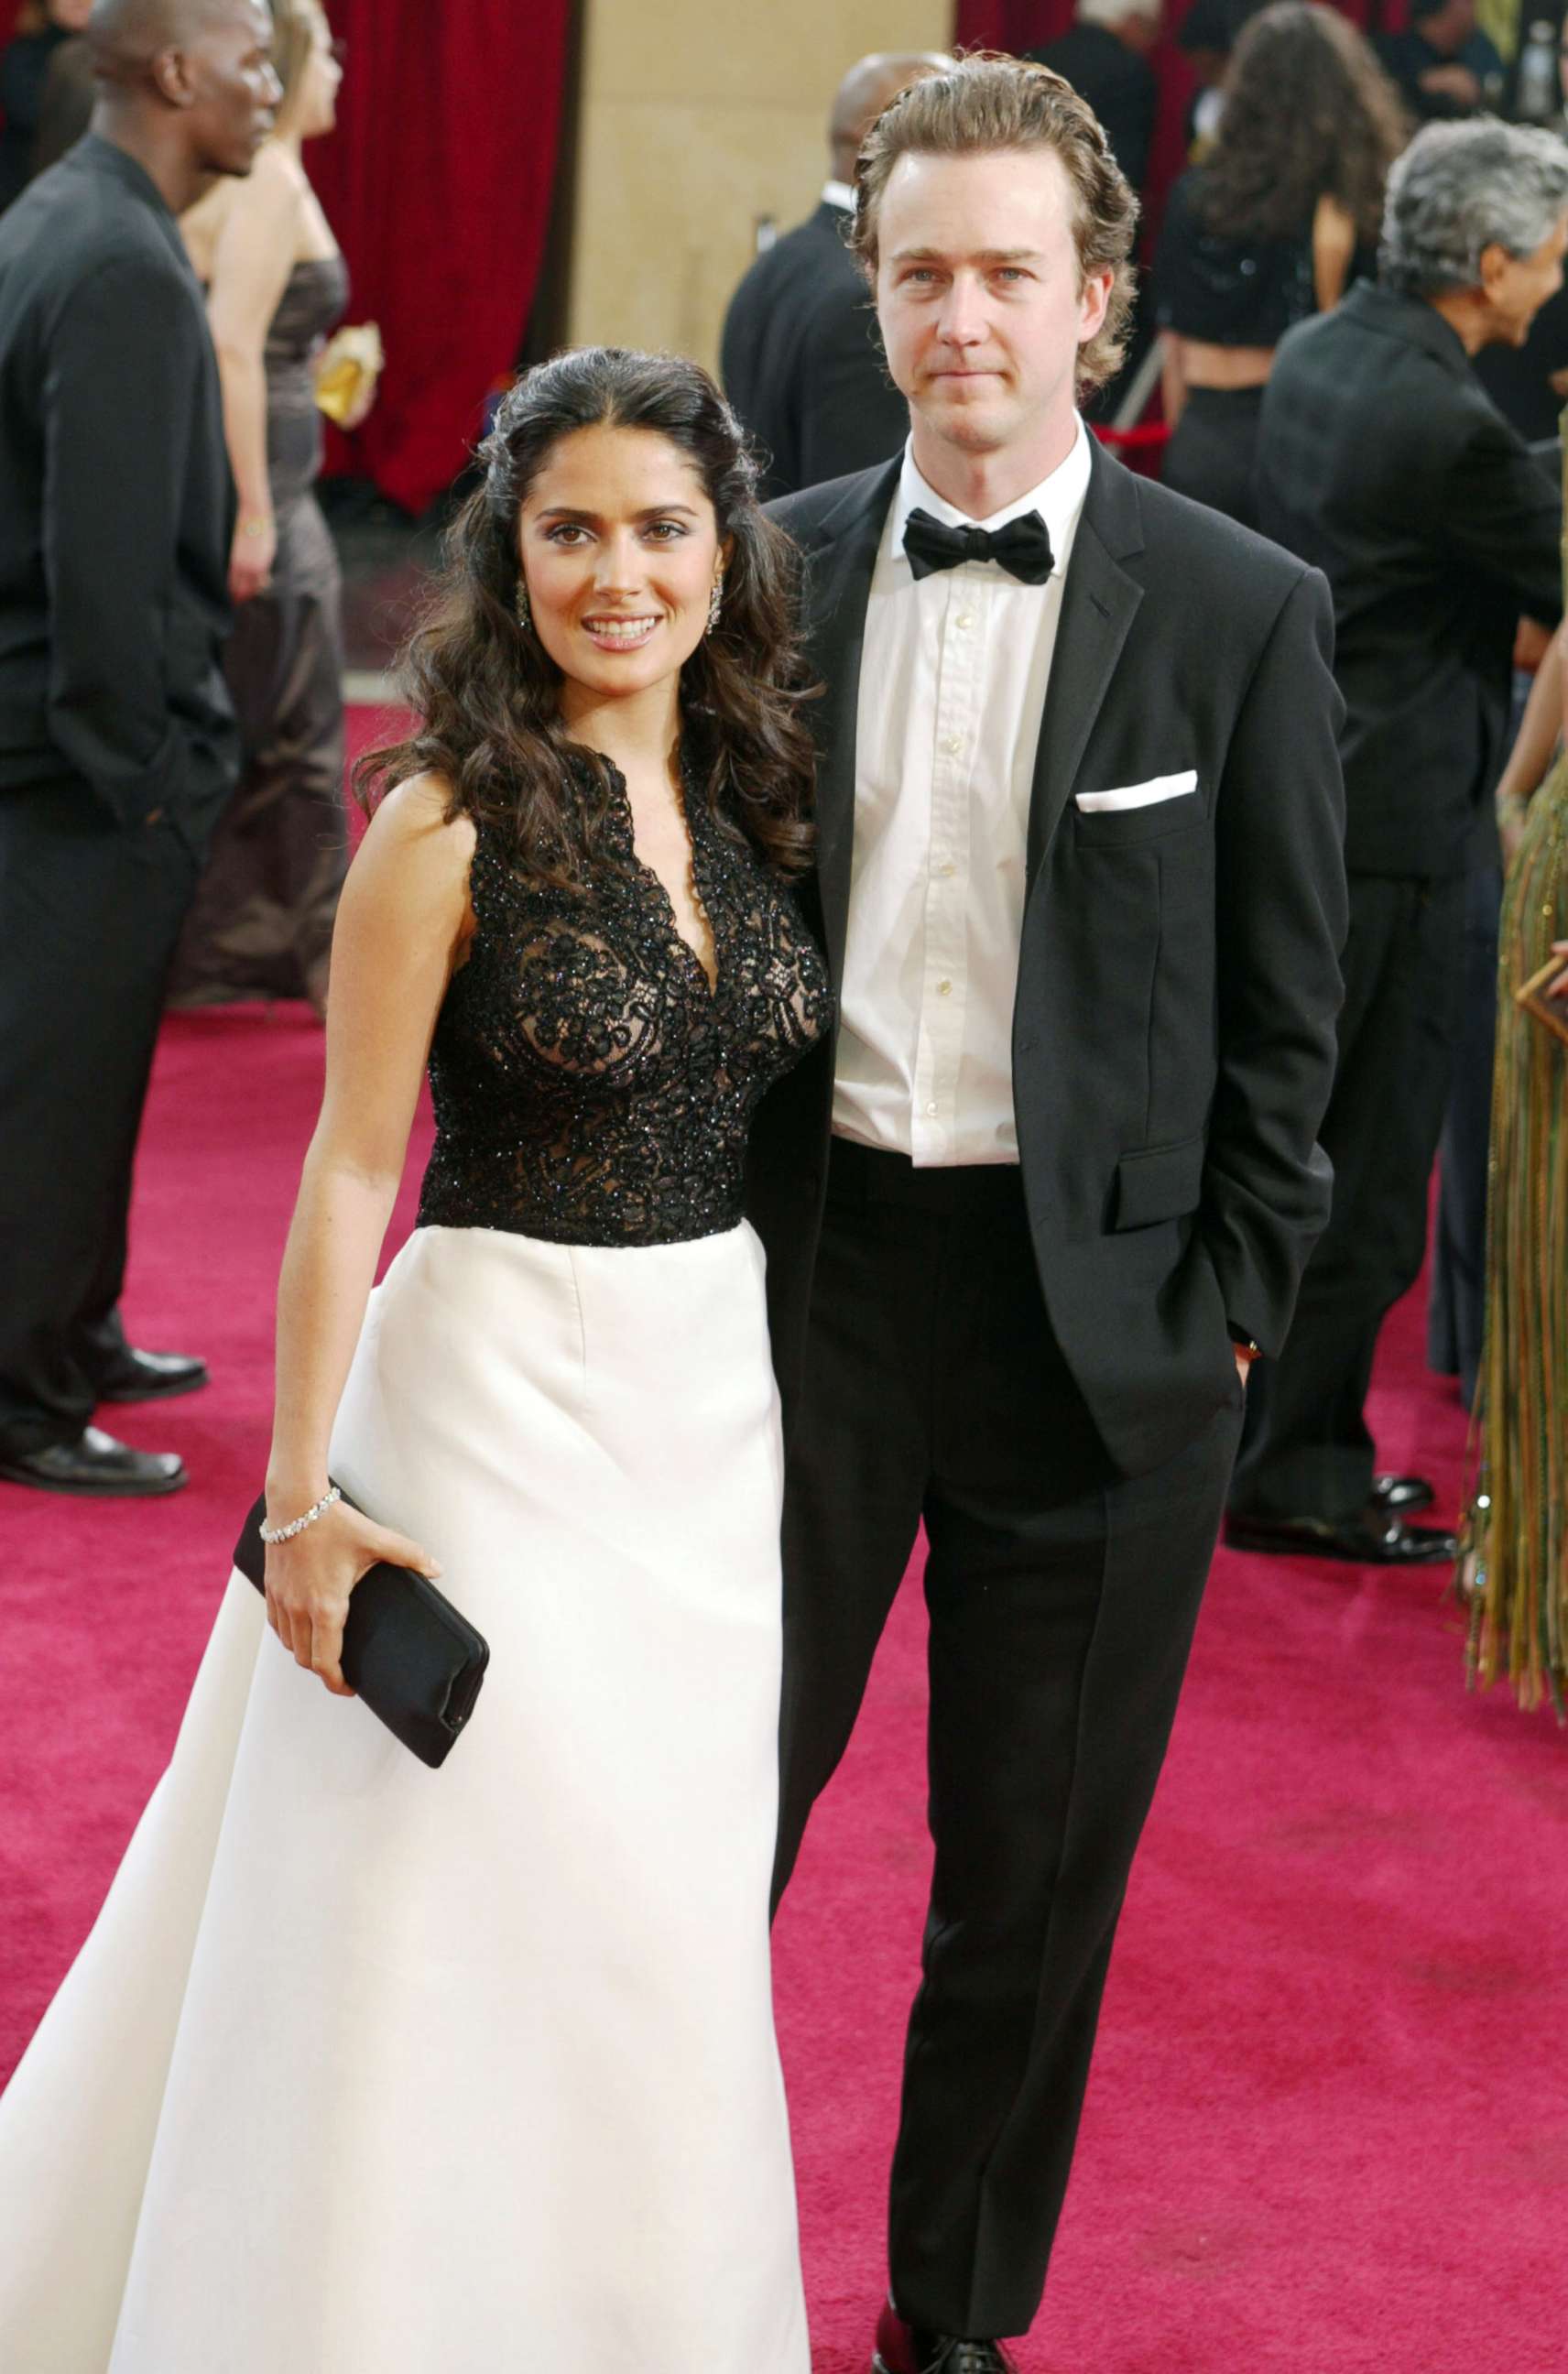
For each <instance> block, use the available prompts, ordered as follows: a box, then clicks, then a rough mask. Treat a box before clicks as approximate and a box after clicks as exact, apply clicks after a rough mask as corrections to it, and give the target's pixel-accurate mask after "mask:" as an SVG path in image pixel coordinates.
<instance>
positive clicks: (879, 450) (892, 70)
mask: <svg viewBox="0 0 1568 2374" xmlns="http://www.w3.org/2000/svg"><path fill="white" fill-rule="evenodd" d="M945 63H946V61H945V60H944V59H943V58H942V57H940V56H939V55H938V54H937V53H935V52H932V51H926V50H912V51H907V52H901V53H886V54H878V55H877V56H873V57H868V58H862V59H861V60H860V62H859V64H858V65H853V66H851V68H850V70H849V72H848V74H846V75H845V76H844V78H843V82H842V83H840V85H839V88H838V93H837V96H836V97H835V99H834V100H833V109H832V114H831V117H830V118H829V123H828V159H829V180H828V183H827V186H826V188H825V189H824V190H823V192H822V195H821V198H820V200H819V203H818V206H817V211H816V212H815V214H813V215H811V216H809V217H808V219H807V220H806V221H805V222H803V223H800V224H798V225H797V226H796V229H794V230H790V231H786V232H785V233H784V237H783V238H782V239H781V240H779V241H776V243H775V244H774V245H773V246H772V247H771V248H768V249H767V250H766V251H765V252H764V253H762V254H760V256H759V257H758V258H757V261H756V262H755V264H752V265H751V267H750V269H749V271H748V273H747V275H746V277H745V279H744V280H743V281H742V282H741V284H740V286H739V288H737V290H736V292H735V295H734V296H733V297H732V298H731V300H730V305H729V311H728V312H727V313H726V314H725V326H724V335H723V339H722V342H721V346H720V357H719V367H720V371H721V373H722V376H723V379H724V383H725V394H726V395H727V396H728V397H729V400H730V402H731V404H732V405H734V406H735V409H736V411H737V413H738V414H739V416H740V418H741V420H742V421H743V422H744V423H745V426H746V428H747V429H748V430H749V432H750V434H751V436H752V437H753V438H755V440H756V441H757V443H758V445H759V446H760V448H761V451H762V454H763V457H764V461H765V464H766V466H765V468H764V470H763V474H762V491H763V493H764V494H765V495H769V496H777V495H789V494H794V493H795V491H796V488H800V487H815V486H819V485H820V483H821V481H822V480H823V479H824V478H838V477H842V476H843V474H844V472H845V471H847V470H862V469H864V468H865V467H866V466H867V464H868V463H872V462H885V461H886V460H887V458H888V455H889V454H890V453H891V452H895V451H896V450H897V448H898V447H899V446H900V445H901V444H902V441H903V439H904V435H905V433H906V431H907V429H908V426H909V415H908V411H907V409H906V407H905V405H904V400H903V398H902V395H901V394H899V392H898V390H897V388H896V387H895V386H894V385H893V383H892V381H891V380H890V378H889V377H888V366H887V364H886V362H885V361H884V360H883V358H882V347H881V342H880V340H879V339H878V335H877V319H876V315H875V314H874V312H873V311H872V309H871V300H870V298H869V296H868V295H867V288H866V282H865V279H864V277H863V276H862V275H861V273H860V271H859V269H858V267H857V266H856V264H855V262H854V259H853V258H852V257H851V255H850V253H849V251H848V249H847V248H846V247H845V245H844V232H845V229H846V228H847V226H848V221H849V216H850V210H851V207H852V206H853V203H854V192H853V191H852V189H851V188H850V178H851V176H852V175H853V173H854V171H855V158H856V156H857V155H858V153H859V149H860V142H861V138H862V135H864V133H865V130H866V127H867V124H868V123H872V122H874V120H875V119H876V117H877V116H878V115H879V114H880V113H881V112H882V110H883V108H884V107H885V106H886V105H887V103H888V101H889V100H890V99H892V98H894V97H895V96H896V94H897V93H898V92H899V91H901V90H902V88H903V87H904V85H905V83H907V82H909V81H910V80H911V79H912V78H913V77H914V76H916V75H919V74H925V73H928V72H930V71H931V69H932V68H933V67H938V66H941V65H944V64H945Z"/></svg>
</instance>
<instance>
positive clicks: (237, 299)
mask: <svg viewBox="0 0 1568 2374" xmlns="http://www.w3.org/2000/svg"><path fill="white" fill-rule="evenodd" d="M273 13H274V15H275V17H276V18H277V69H278V76H279V78H280V80H281V82H282V84H283V103H282V105H281V107H280V108H279V110H278V112H277V123H276V125H275V127H274V130H273V135H272V137H271V138H270V139H269V140H268V141H267V143H266V145H265V147H264V148H263V149H262V150H261V153H260V154H259V156H258V157H257V159H256V162H255V167H254V170H253V172H252V173H251V174H250V176H249V177H248V179H246V180H244V181H233V180H230V181H227V182H218V183H217V184H216V185H215V187H214V188H213V189H212V190H211V191H209V192H208V194H207V195H206V197H205V198H203V199H202V200H201V202H200V204H199V205H197V206H193V207H192V209H191V211H190V212H189V214H187V215H186V216H185V217H184V218H183V222H182V224H181V229H182V230H183V234H184V239H185V244H186V246H187V248H188V249H189V251H190V254H191V260H192V262H193V264H195V269H196V275H197V277H198V278H199V279H200V280H201V281H203V282H204V284H205V285H206V288H207V291H208V300H207V302H208V311H209V313H210V316H211V321H212V334H213V340H214V343H215V345H216V347H217V348H218V369H219V371H220V372H221V375H222V380H223V410H224V420H225V425H226V428H227V431H228V438H229V450H230V462H231V463H232V465H233V470H234V482H235V486H236V488H237V489H238V492H239V498H240V505H239V518H238V522H237V523H236V527H235V533H234V554H233V560H232V563H231V566H230V593H232V595H233V598H234V601H235V604H236V605H237V606H236V610H235V617H234V630H233V632H232V634H231V635H230V639H229V644H228V649H227V651H226V652H225V654H224V673H225V675H226V676H227V677H228V680H229V688H230V693H231V694H232V695H233V699H234V708H235V711H236V713H237V715H238V717H239V721H240V731H241V735H242V746H243V770H242V775H241V780H240V782H239V785H238V788H237V789H236V791H235V793H234V796H233V798H232V799H231V800H230V803H229V805H228V807H227V808H226V809H225V811H224V814H223V817H222V819H221V821H220V822H219V824H218V830H217V833H216V834H215V836H214V839H213V844H212V849H211V852H210V853H209V856H208V859H207V863H206V869H205V871H204V873H203V876H202V879H201V882H200V885H199V886H198V888H197V891H196V896H195V901H194V903H193V905H192V908H191V911H190V914H189V916H188V917H187V919H186V923H185V928H184V931H183V934H182V935H181V940H180V946H179V947H178V949H177V951H176V953H175V958H174V965H173V970H172V972H171V978H170V997H171V1002H172V1003H173V1004H175V1005H212V1004H214V1003H216V1002H218V1001H220V1000H224V999H229V998H243V997H309V998H310V999H311V1001H312V1004H313V1005H315V1006H316V1008H317V1010H318V1012H319V1011H320V1010H321V1009H322V1008H323V1007H324V1003H325V997H326V974H327V958H328V955H329V952H330V949H331V945H332V923H333V917H334V915H335V914H336V910H337V899H338V894H339V892H340V891H341V889H342V887H343V876H344V873H345V871H346V868H347V865H348V833H347V828H346V819H345V817H344V813H343V692H342V676H343V649H342V632H341V625H340V607H341V600H340V596H341V588H340V582H339V576H338V567H337V555H336V550H335V548H334V546H333V542H332V537H331V535H330V534H329V533H328V530H327V525H326V522H325V520H324V518H323V517H322V513H321V506H320V505H319V503H318V502H317V500H316V497H315V482H316V478H317V476H318V475H319V473H320V470H321V460H322V425H321V415H320V413H319V412H318V411H317V409H316V403H315V370H316V363H317V360H318V358H319V356H320V352H321V347H322V342H323V340H324V338H325V336H326V335H327V333H328V331H330V330H331V329H332V327H333V325H334V323H336V322H337V321H338V320H339V319H340V318H341V316H342V314H343V311H344V309H345V307H346V306H347V304H348V267H347V266H346V264H344V261H343V256H342V253H341V251H340V250H339V248H338V245H337V241H336V239H335V238H334V237H333V235H332V229H331V226H330V225H329V223H328V222H327V219H326V217H325V216H324V214H323V212H322V210H321V206H320V205H319V203H318V201H317V199H316V196H315V193H314V192H313V191H312V188H311V184H310V182H309V179H308V178H307V176H306V172H305V167H304V162H303V159H302V155H301V151H302V148H303V146H304V143H305V142H306V141H307V140H314V139H318V138H320V137H321V136H322V135H324V133H328V132H330V131H331V130H332V128H333V124H334V123H335V121H336V98H337V90H338V86H339V84H340V83H341V81H342V79H343V69H342V66H341V65H340V64H339V63H338V60H337V57H336V53H335V52H334V47H333V41H332V34H331V31H330V29H329V28H328V25H327V21H326V18H325V17H324V14H323V12H322V10H321V8H320V7H319V6H317V5H316V0H275V5H274V12H273ZM369 400H370V392H367V394H366V396H365V398H364V404H363V406H362V408H361V410H360V413H359V414H358V415H357V417H358V418H362V417H363V412H364V409H365V408H368V405H369Z"/></svg>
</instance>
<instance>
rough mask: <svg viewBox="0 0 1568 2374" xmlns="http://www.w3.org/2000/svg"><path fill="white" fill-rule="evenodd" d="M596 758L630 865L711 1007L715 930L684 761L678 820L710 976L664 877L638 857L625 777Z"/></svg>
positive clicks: (715, 986) (715, 990)
mask: <svg viewBox="0 0 1568 2374" xmlns="http://www.w3.org/2000/svg"><path fill="white" fill-rule="evenodd" d="M597 755H598V756H599V757H600V758H603V759H604V761H605V764H606V766H607V768H608V769H609V773H610V781H611V782H612V783H613V785H614V787H615V795H616V797H617V799H618V800H619V803H620V812H621V820H622V822H623V824H624V825H625V828H626V840H627V846H628V847H629V849H630V850H631V863H632V864H633V865H634V866H635V867H636V869H637V871H638V873H639V874H640V875H642V876H643V879H644V880H645V881H647V882H649V883H651V884H652V885H653V887H654V890H655V891H656V892H657V894H658V897H659V900H660V902H661V904H662V906H663V909H664V921H665V928H666V932H667V933H668V934H669V936H670V938H671V939H672V940H673V941H674V942H675V944H676V946H678V948H679V949H680V950H681V951H682V953H683V954H684V955H685V957H686V958H687V960H688V962H689V963H690V967H691V970H692V971H693V972H694V973H695V974H696V975H697V978H698V980H699V981H701V984H702V987H703V990H704V992H705V993H706V995H707V998H708V1002H709V1004H710V1005H715V1004H716V1003H717V1001H718V994H719V978H720V965H719V934H718V927H717V925H716V924H715V923H714V922H713V910H712V908H711V907H710V906H709V904H708V901H707V899H706V898H705V897H704V895H703V890H702V883H701V875H700V873H699V864H698V855H699V852H698V834H697V829H696V827H695V826H694V825H693V824H692V821H691V807H690V802H689V800H688V798H687V792H688V789H689V777H688V773H687V768H686V762H685V760H684V758H683V759H682V760H681V763H680V768H679V776H680V794H679V797H680V820H681V823H682V824H683V825H684V826H685V828H686V845H687V849H688V852H689V853H690V872H691V895H692V897H693V899H695V900H696V902H697V906H698V909H699V911H700V912H701V914H702V915H703V916H704V917H705V918H706V920H707V925H708V936H709V938H710V940H711V941H712V942H713V971H712V972H711V973H710V972H709V970H708V968H707V966H706V965H705V964H704V963H703V961H702V958H701V951H700V950H699V949H698V948H697V947H696V946H694V945H693V943H692V942H691V941H690V940H689V939H688V938H687V936H686V934H685V933H684V932H683V931H682V930H681V928H680V917H679V916H678V914H677V912H676V906H675V900H674V899H673V898H672V897H671V895H670V888H669V885H668V883H667V882H666V880H665V877H664V876H663V875H662V874H661V873H660V872H659V870H658V867H657V866H656V865H650V864H649V863H648V861H647V859H646V858H645V857H642V856H640V855H639V854H638V850H637V819H636V817H634V816H633V815H632V812H631V793H630V791H629V790H628V789H627V783H626V777H625V776H624V775H623V774H622V772H621V770H620V769H619V767H618V766H617V765H616V763H615V760H614V759H613V758H609V757H607V755H606V753H605V752H604V751H602V750H601V751H600V752H599V753H598V754H597Z"/></svg>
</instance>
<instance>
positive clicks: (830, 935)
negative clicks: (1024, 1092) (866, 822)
mask: <svg viewBox="0 0 1568 2374" xmlns="http://www.w3.org/2000/svg"><path fill="white" fill-rule="evenodd" d="M901 467H902V455H900V456H899V457H898V458H897V459H896V460H895V461H893V462H892V463H890V464H889V465H888V466H887V467H886V468H885V469H879V470H872V471H867V472H866V473H864V474H863V476H860V477H858V478H856V479H855V482H854V484H853V485H852V486H851V487H850V488H848V490H847V491H846V493H845V495H844V497H843V500H842V501H841V502H840V503H838V504H837V505H835V507H834V508H833V510H832V511H830V512H829V513H828V515H827V517H826V518H825V519H824V520H823V521H822V523H821V524H820V526H819V528H818V529H817V531H816V534H815V535H813V536H812V537H811V539H810V540H809V542H808V545H807V547H806V550H807V569H808V583H807V635H806V641H807V652H808V658H809V660H810V663H811V665H812V666H813V668H814V669H815V670H816V672H817V674H818V675H819V676H820V677H821V678H822V680H823V682H824V683H825V684H826V686H827V691H826V693H825V694H824V696H823V698H822V699H820V700H819V701H818V702H817V703H816V704H815V706H814V708H813V711H812V712H811V714H812V724H813V729H814V732H815V734H816V738H817V746H818V752H819V765H818V772H817V881H818V887H819V894H820V897H821V901H822V928H823V934H824V938H825V941H826V946H827V956H828V964H829V968H830V970H831V975H832V979H833V981H834V983H835V985H836V984H837V983H838V982H839V981H842V980H843V946H844V934H845V931H846V929H847V926H848V922H849V882H850V869H851V866H852V864H853V863H854V856H855V733H856V723H857V719H858V715H859V709H860V655H861V651H862V648H863V646H864V643H865V640H866V609H867V603H868V601H869V600H870V595H871V575H872V571H873V570H874V568H875V566H876V561H877V547H878V544H879V543H880V541H881V536H882V528H883V524H884V523H885V522H886V519H887V516H888V506H889V504H890V502H891V501H892V499H893V489H894V488H895V486H896V485H897V484H898V475H899V470H900V468H901Z"/></svg>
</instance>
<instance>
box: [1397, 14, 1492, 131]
mask: <svg viewBox="0 0 1568 2374" xmlns="http://www.w3.org/2000/svg"><path fill="white" fill-rule="evenodd" d="M1409 13H1410V21H1409V25H1408V26H1406V28H1405V29H1404V30H1403V31H1402V32H1398V33H1380V34H1379V35H1378V36H1377V37H1376V46H1377V52H1378V54H1379V56H1380V57H1381V58H1382V60H1383V64H1384V66H1385V69H1386V71H1387V73H1388V74H1389V75H1391V76H1392V77H1393V79H1394V81H1395V82H1396V83H1397V85H1398V87H1399V96H1400V98H1401V99H1402V100H1404V102H1405V104H1406V106H1407V107H1408V108H1409V111H1410V112H1411V114H1412V115H1413V116H1414V117H1415V119H1416V121H1417V123H1441V122H1444V120H1452V119H1455V118H1458V117H1462V116H1467V115H1474V114H1475V113H1476V112H1477V111H1478V110H1479V109H1480V108H1483V107H1496V106H1497V105H1498V103H1499V102H1500V100H1502V97H1503V81H1504V78H1505V77H1504V75H1503V60H1502V58H1501V56H1500V55H1499V53H1498V51H1497V48H1496V45H1495V44H1494V43H1493V42H1492V41H1490V40H1489V39H1488V38H1487V36H1486V34H1485V33H1483V32H1482V31H1481V30H1480V27H1479V26H1478V24H1477V23H1476V5H1475V0H1410V12H1409Z"/></svg>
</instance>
